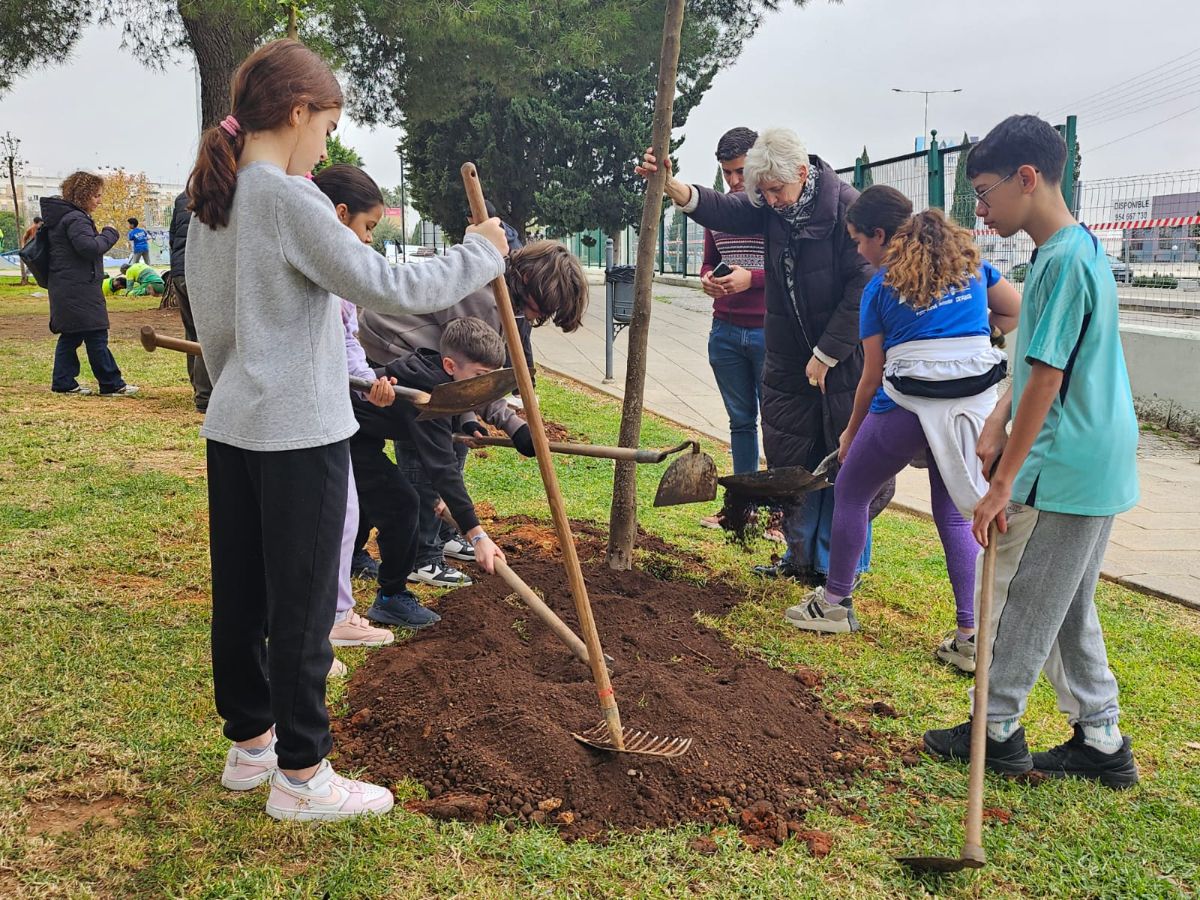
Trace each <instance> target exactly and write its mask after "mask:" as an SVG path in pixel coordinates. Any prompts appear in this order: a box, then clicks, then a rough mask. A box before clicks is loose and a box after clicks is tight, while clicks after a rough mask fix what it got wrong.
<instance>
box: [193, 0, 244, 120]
mask: <svg viewBox="0 0 1200 900" xmlns="http://www.w3.org/2000/svg"><path fill="white" fill-rule="evenodd" d="M179 15H180V16H181V17H182V18H183V28H184V30H185V31H186V32H187V37H188V46H190V47H191V48H192V52H193V53H194V54H195V55H196V65H197V66H198V67H199V69H200V127H201V128H202V129H204V128H212V127H213V126H215V125H216V124H217V123H218V122H220V121H221V120H222V119H223V118H225V117H226V116H227V115H229V112H230V110H231V109H232V97H231V95H230V89H229V88H230V86H229V82H230V80H231V79H232V78H233V73H234V71H235V70H236V69H237V67H238V66H239V65H241V62H242V60H243V59H245V58H246V57H247V56H249V55H250V53H251V52H252V51H253V50H254V47H255V44H257V42H258V39H259V38H260V37H261V36H262V35H263V33H264V31H263V28H262V27H261V24H262V23H256V22H250V21H239V20H238V19H237V17H232V16H228V15H225V16H218V15H214V14H212V13H211V12H206V11H205V9H204V4H196V3H187V2H184V0H179Z"/></svg>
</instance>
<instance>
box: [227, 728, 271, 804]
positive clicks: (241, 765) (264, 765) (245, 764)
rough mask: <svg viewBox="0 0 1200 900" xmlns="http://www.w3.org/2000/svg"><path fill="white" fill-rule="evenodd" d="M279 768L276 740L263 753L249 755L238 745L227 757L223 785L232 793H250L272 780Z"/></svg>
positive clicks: (230, 749) (230, 750) (232, 748)
mask: <svg viewBox="0 0 1200 900" xmlns="http://www.w3.org/2000/svg"><path fill="white" fill-rule="evenodd" d="M278 767H279V757H278V756H276V755H275V738H274V737H273V736H272V738H271V743H270V744H268V745H267V748H266V749H265V750H263V752H262V753H259V754H257V755H255V754H253V753H247V752H246V751H245V750H243V749H242V748H241V747H239V746H238V745H237V744H234V745H233V746H232V747H230V748H229V753H228V754H227V755H226V757H225V771H224V772H222V773H221V784H222V785H223V786H224V787H227V788H229V790H231V791H249V790H253V789H254V788H256V787H258V786H259V785H260V784H263V783H264V782H266V781H268V780H270V778H271V776H272V775H274V774H275V770H276V769H277V768H278Z"/></svg>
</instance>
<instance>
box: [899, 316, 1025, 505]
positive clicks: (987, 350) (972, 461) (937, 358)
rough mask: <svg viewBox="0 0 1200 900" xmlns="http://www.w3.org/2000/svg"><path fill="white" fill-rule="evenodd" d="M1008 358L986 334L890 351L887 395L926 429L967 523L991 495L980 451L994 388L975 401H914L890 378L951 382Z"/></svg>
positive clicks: (912, 343) (913, 343)
mask: <svg viewBox="0 0 1200 900" xmlns="http://www.w3.org/2000/svg"><path fill="white" fill-rule="evenodd" d="M1005 359H1006V357H1005V355H1004V351H1002V350H1000V349H998V348H996V347H993V346H992V342H991V340H990V339H989V338H987V337H986V336H984V335H978V336H975V337H961V338H938V339H935V340H928V341H909V342H908V343H905V344H897V345H896V346H894V347H892V348H890V349H889V350H888V351H887V356H886V358H885V359H884V363H883V390H884V393H886V394H887V395H888V397H890V398H891V399H892V402H894V403H895V404H896V405H897V406H899V407H901V408H902V409H907V410H908V411H909V412H911V413H913V414H914V415H916V417H917V418H918V419H920V420H921V430H922V431H924V432H925V441H926V442H927V443H928V444H929V451H930V453H932V454H933V459H934V462H936V463H937V467H938V471H939V472H940V473H941V475H942V480H943V481H945V483H946V489H947V490H948V491H949V492H950V497H951V499H952V500H953V501H954V505H955V506H957V507H958V511H959V512H960V513H962V514H963V516H964V517H965V518H967V519H969V518H971V516H972V515H973V514H974V510H975V504H976V503H978V502H979V500H980V498H981V497H983V495H984V494H985V493H986V492H987V481H986V480H985V479H984V477H983V467H982V465H981V464H980V462H979V457H977V456H976V455H975V448H976V446H977V445H978V443H979V433H980V432H981V431H982V430H983V423H984V420H985V419H987V417H988V415H990V414H991V412H992V410H993V409H994V408H995V406H996V387H995V385H993V386H992V387H989V388H988V389H987V390H984V391H982V392H981V393H978V394H975V395H974V396H971V397H953V398H948V399H942V398H936V397H913V396H911V395H908V394H902V393H900V391H899V390H897V389H896V387H895V386H894V385H892V383H891V382H890V381H889V378H915V379H919V380H921V381H952V380H955V379H959V378H972V377H977V376H980V375H985V374H987V373H988V372H989V371H991V370H992V369H993V368H994V367H995V366H996V365H997V364H998V363H1001V362H1004V360H1005Z"/></svg>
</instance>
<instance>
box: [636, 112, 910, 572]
mask: <svg viewBox="0 0 1200 900" xmlns="http://www.w3.org/2000/svg"><path fill="white" fill-rule="evenodd" d="M668 162H669V161H668ZM655 168H656V160H655V159H654V156H653V154H652V153H651V152H650V151H647V153H646V157H645V160H644V161H643V164H642V165H641V166H638V167H637V171H638V173H639V174H641V175H643V176H648V175H649V174H650V172H652V171H654V170H655ZM669 171H670V170H669V168H668V178H667V183H666V194H667V196H668V197H670V198H671V199H672V200H673V201H674V202H675V204H676V205H677V206H678V207H679V208H680V209H682V210H683V212H684V213H686V214H687V215H688V216H689V217H690V218H691V219H693V220H694V221H696V222H698V223H699V224H701V225H703V226H704V227H706V228H716V229H719V230H721V231H727V232H730V233H731V234H761V235H762V236H763V237H764V239H765V244H764V256H765V267H764V268H765V273H766V303H767V314H766V319H765V321H764V323H763V338H764V341H765V344H766V359H765V361H764V364H763V385H762V425H763V450H764V452H765V453H766V457H767V464H768V465H769V466H770V467H771V468H780V467H784V466H804V467H805V468H807V469H810V470H811V469H813V468H815V467H816V466H817V464H818V463H819V462H820V461H821V460H822V458H824V457H825V456H826V455H827V454H829V453H831V452H833V451H834V450H836V449H837V447H838V439H839V438H840V437H841V433H842V431H844V430H845V428H846V425H847V424H848V422H849V420H850V413H851V412H852V410H853V407H854V391H855V389H856V388H857V386H858V380H859V376H860V375H861V374H862V347H861V344H860V342H859V321H858V308H859V300H860V299H861V297H862V291H863V288H864V287H865V286H866V284H867V282H868V281H870V279H871V277H872V276H873V275H874V274H875V270H874V268H873V267H872V266H871V264H870V263H868V262H867V261H866V260H865V259H863V258H862V257H861V256H860V255H859V253H858V249H857V247H856V246H855V244H854V241H852V240H851V239H850V237H849V236H848V235H847V234H846V222H845V216H846V209H847V208H848V207H849V206H850V204H851V203H853V202H854V201H855V200H856V199H857V198H858V191H856V190H855V189H854V188H853V187H851V186H850V185H848V184H846V183H845V182H844V181H842V180H841V179H840V178H838V176H837V174H836V173H835V172H834V170H833V169H832V168H831V167H830V166H829V164H828V163H826V162H824V161H823V160H822V159H821V158H820V157H817V156H810V155H809V154H808V152H807V150H806V149H805V147H804V144H803V143H802V142H801V140H800V138H799V137H798V136H797V135H796V134H795V133H794V132H792V131H790V130H788V129H786V128H769V129H767V130H765V131H763V132H762V133H761V134H760V135H759V137H758V140H757V141H756V142H755V143H754V146H753V147H752V148H751V149H750V151H749V153H747V155H746V168H745V172H746V190H745V191H744V192H743V193H738V194H722V193H719V192H717V191H713V190H710V189H709V188H706V187H703V186H701V185H688V184H685V183H684V182H682V181H680V180H679V179H677V178H674V177H672V176H670V175H669ZM894 486H895V482H891V483H890V484H889V485H887V486H885V488H884V490H883V491H882V492H881V493H880V496H879V497H877V498H876V502H875V503H874V504H872V510H873V513H874V514H878V512H879V511H881V510H882V509H883V507H884V506H886V505H887V502H888V500H890V498H891V495H892V493H893V491H894ZM832 523H833V492H832V491H817V492H814V493H811V494H808V495H807V497H806V498H805V501H804V503H803V504H800V505H798V506H797V507H795V508H794V509H792V510H789V511H788V513H787V515H786V516H785V519H784V534H785V536H786V538H787V546H788V549H787V554H786V555H785V556H784V558H783V560H782V561H781V562H780V563H779V564H777V565H774V566H755V572H756V573H757V574H759V575H762V576H764V577H769V578H778V577H784V578H794V579H796V580H801V581H806V582H810V583H813V584H815V583H817V581H818V580H819V579H820V578H821V577H824V575H825V574H827V572H828V567H829V536H830V532H831V530H832ZM870 558H871V543H870V532H868V537H867V546H866V549H865V550H864V551H863V556H862V559H861V560H859V567H858V570H859V572H862V571H865V570H866V568H867V565H868V564H869V562H870Z"/></svg>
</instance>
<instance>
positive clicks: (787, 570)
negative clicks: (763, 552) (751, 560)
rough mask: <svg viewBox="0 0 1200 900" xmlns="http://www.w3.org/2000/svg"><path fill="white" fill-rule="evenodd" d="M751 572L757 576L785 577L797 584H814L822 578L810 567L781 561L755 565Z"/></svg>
mask: <svg viewBox="0 0 1200 900" xmlns="http://www.w3.org/2000/svg"><path fill="white" fill-rule="evenodd" d="M753 572H754V574H755V575H757V576H758V577H759V578H771V579H787V580H789V581H795V582H797V583H798V584H807V585H816V584H817V583H818V582H819V581H821V580H822V579H821V576H819V575H818V574H817V573H816V572H814V571H813V570H812V569H801V568H798V567H797V566H793V565H792V564H791V563H789V562H782V561H781V562H777V563H775V564H774V565H771V566H755V567H754V569H753Z"/></svg>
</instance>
